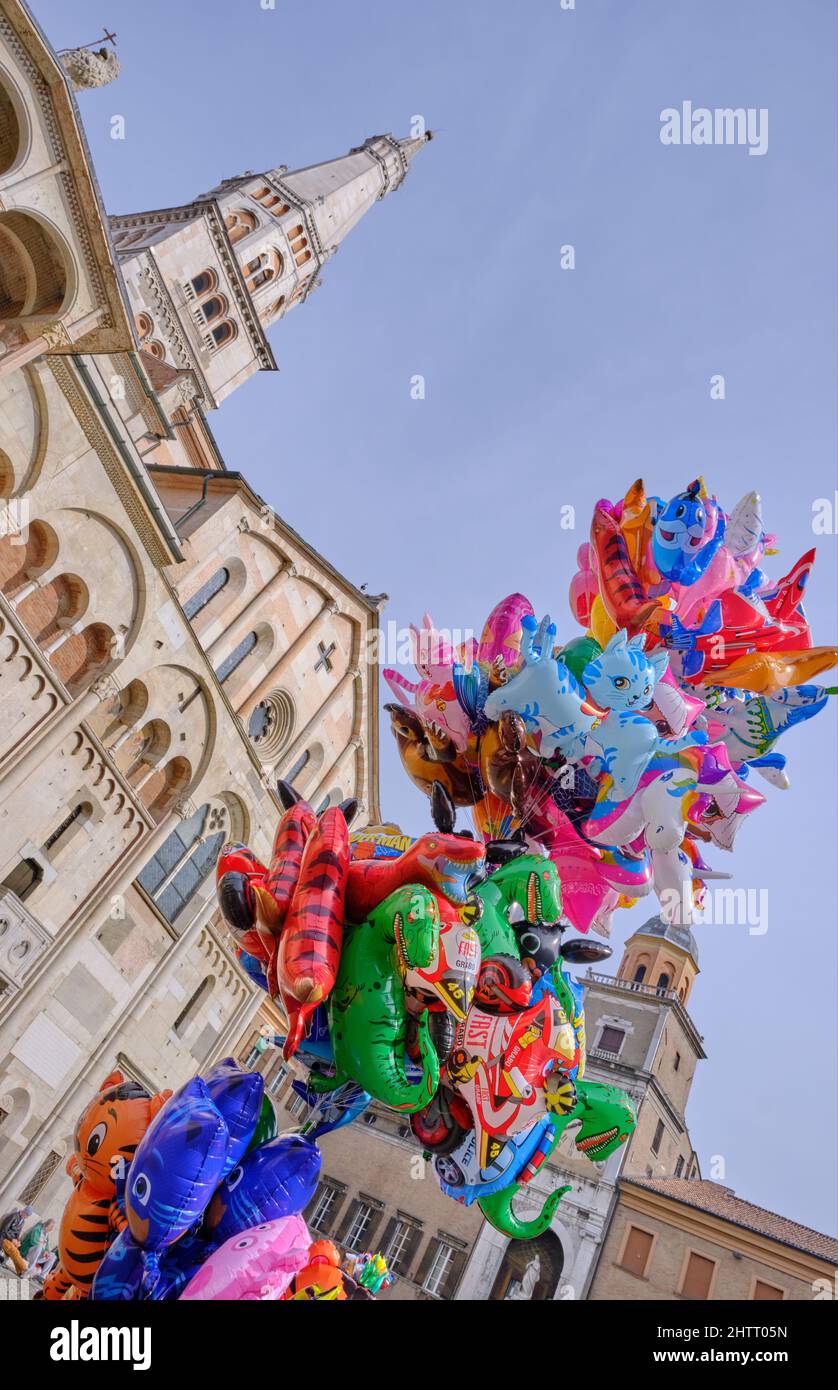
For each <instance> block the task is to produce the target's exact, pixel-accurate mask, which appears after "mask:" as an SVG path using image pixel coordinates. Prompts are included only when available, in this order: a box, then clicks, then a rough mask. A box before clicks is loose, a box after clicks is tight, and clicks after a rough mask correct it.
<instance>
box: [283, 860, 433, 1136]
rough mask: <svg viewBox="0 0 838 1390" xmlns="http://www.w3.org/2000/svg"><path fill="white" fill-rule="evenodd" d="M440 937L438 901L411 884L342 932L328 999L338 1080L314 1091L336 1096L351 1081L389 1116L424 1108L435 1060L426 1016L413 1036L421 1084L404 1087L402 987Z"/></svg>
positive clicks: (317, 1081)
mask: <svg viewBox="0 0 838 1390" xmlns="http://www.w3.org/2000/svg"><path fill="white" fill-rule="evenodd" d="M439 930H440V921H439V909H438V907H437V904H436V899H435V898H434V896H433V894H432V893H430V892H429V891H428V889H427V888H422V887H419V886H418V885H416V884H408V885H407V886H406V887H403V888H398V889H397V890H396V891H395V893H391V894H390V896H389V898H385V900H384V902H383V903H381V905H380V906H379V907H377V908H376V909H375V910H374V911H373V912H372V913H371V914H370V917H369V919H368V920H367V921H366V922H362V923H361V924H360V926H349V927H347V928H346V934H345V936H344V939H343V948H342V951H341V957H340V969H339V971H338V977H337V980H336V982H335V987H334V989H333V990H332V993H331V996H330V998H329V1033H330V1035H331V1040H332V1048H333V1051H334V1058H335V1075H334V1077H332V1078H329V1079H328V1080H326V1079H324V1078H316V1077H314V1076H312V1077H311V1085H312V1087H313V1088H314V1089H316V1090H318V1091H324V1090H333V1089H335V1088H336V1087H337V1086H340V1085H342V1083H343V1082H345V1081H349V1080H352V1081H355V1082H357V1083H358V1085H359V1086H361V1087H362V1088H363V1089H364V1090H365V1091H369V1093H370V1095H371V1096H374V1097H375V1099H376V1100H380V1101H381V1102H382V1103H383V1104H384V1105H389V1106H391V1107H392V1108H393V1109H394V1110H402V1111H405V1112H412V1111H414V1110H421V1109H422V1108H423V1107H424V1106H426V1105H427V1104H428V1102H429V1101H430V1100H431V1098H432V1097H433V1095H434V1093H435V1091H436V1088H437V1086H438V1085H439V1058H438V1057H437V1054H436V1050H435V1048H434V1046H433V1043H432V1042H431V1039H430V1034H429V1031H428V1015H427V1011H425V1012H424V1013H423V1014H422V1015H421V1016H420V1018H419V1023H418V1028H417V1039H418V1045H419V1057H420V1065H421V1070H422V1075H421V1079H420V1080H419V1081H418V1082H415V1083H414V1082H411V1081H409V1080H408V1078H407V1075H406V1072H405V1062H404V1052H405V1043H406V1040H407V1008H406V1006H405V998H404V988H403V985H402V979H403V976H404V973H405V971H407V970H410V969H425V968H427V967H428V966H429V965H430V964H431V962H432V961H433V960H434V958H435V956H436V953H437V948H438V945H439Z"/></svg>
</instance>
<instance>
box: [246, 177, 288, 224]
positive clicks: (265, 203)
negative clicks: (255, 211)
mask: <svg viewBox="0 0 838 1390" xmlns="http://www.w3.org/2000/svg"><path fill="white" fill-rule="evenodd" d="M250 196H251V198H252V199H253V201H254V202H255V203H260V204H261V205H262V207H263V208H264V209H265V211H266V212H269V213H270V214H271V216H272V217H284V216H285V214H286V212H289V211H290V209H289V207H288V204H287V203H286V202H284V200H283V199H282V198H281V197H280V195H279V194H278V193H274V191H273V189H271V188H267V187H266V186H265V184H262V185H261V187H259V188H257V189H256V190H255V192H253V193H251V195H250Z"/></svg>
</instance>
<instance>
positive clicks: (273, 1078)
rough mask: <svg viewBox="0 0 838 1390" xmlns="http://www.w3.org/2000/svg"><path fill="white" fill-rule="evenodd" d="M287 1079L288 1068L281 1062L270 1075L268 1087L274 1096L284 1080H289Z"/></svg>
mask: <svg viewBox="0 0 838 1390" xmlns="http://www.w3.org/2000/svg"><path fill="white" fill-rule="evenodd" d="M287 1079H288V1068H287V1067H286V1066H285V1065H284V1064H283V1063H282V1062H280V1063H279V1066H277V1067H275V1068H274V1070H273V1071H272V1072H271V1074H270V1076H269V1077H268V1082H267V1089H268V1091H269V1092H270V1094H271V1095H272V1096H275V1095H276V1093H277V1091H278V1090H279V1089H280V1087H281V1086H282V1084H283V1082H285V1081H287Z"/></svg>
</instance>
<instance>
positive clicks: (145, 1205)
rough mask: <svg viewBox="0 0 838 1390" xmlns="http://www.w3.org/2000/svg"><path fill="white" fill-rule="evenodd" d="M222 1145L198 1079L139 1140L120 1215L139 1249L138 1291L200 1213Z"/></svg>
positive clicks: (222, 1127) (220, 1163)
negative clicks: (140, 1272) (163, 1252)
mask: <svg viewBox="0 0 838 1390" xmlns="http://www.w3.org/2000/svg"><path fill="white" fill-rule="evenodd" d="M228 1142H229V1135H228V1130H227V1126H226V1124H225V1122H224V1119H223V1117H222V1115H221V1113H220V1111H219V1110H218V1108H217V1107H216V1106H215V1104H214V1103H213V1101H212V1100H211V1098H210V1095H209V1092H208V1090H207V1088H206V1086H205V1085H204V1082H203V1081H202V1080H201V1079H200V1077H195V1078H194V1079H193V1080H192V1081H188V1082H187V1083H186V1085H185V1086H182V1087H181V1088H180V1090H179V1091H176V1092H175V1094H174V1095H173V1096H172V1097H171V1099H170V1100H168V1101H167V1102H166V1104H165V1105H164V1106H163V1108H162V1110H160V1112H159V1113H158V1115H157V1116H156V1118H155V1119H154V1120H153V1121H152V1123H151V1125H150V1126H149V1128H148V1130H147V1131H146V1133H145V1134H144V1135H143V1138H142V1139H141V1141H140V1143H139V1145H138V1147H137V1151H136V1153H135V1154H134V1159H133V1162H132V1164H131V1167H130V1170H129V1173H128V1178H127V1181H126V1184H125V1214H126V1217H127V1220H128V1226H129V1228H130V1231H131V1235H132V1237H133V1239H134V1240H135V1241H136V1243H137V1244H138V1245H140V1246H141V1247H142V1249H143V1280H142V1286H143V1288H144V1290H146V1291H148V1292H151V1291H152V1290H153V1287H154V1284H155V1283H156V1281H157V1278H158V1276H159V1258H160V1251H161V1250H162V1249H163V1248H164V1247H165V1246H167V1245H170V1244H171V1243H172V1242H173V1241H175V1240H177V1239H178V1237H179V1236H181V1235H183V1233H184V1232H185V1231H187V1230H188V1229H189V1227H190V1226H191V1225H192V1224H193V1223H194V1222H195V1221H196V1220H197V1219H198V1217H199V1216H200V1215H201V1214H202V1213H203V1210H204V1207H205V1206H206V1203H207V1201H208V1199H209V1197H210V1195H211V1193H212V1192H213V1190H214V1189H215V1188H216V1187H217V1185H218V1183H219V1181H220V1179H221V1176H222V1174H223V1173H224V1171H225V1169H226V1162H227V1149H228Z"/></svg>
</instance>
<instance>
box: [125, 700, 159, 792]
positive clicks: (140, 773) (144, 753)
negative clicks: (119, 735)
mask: <svg viewBox="0 0 838 1390" xmlns="http://www.w3.org/2000/svg"><path fill="white" fill-rule="evenodd" d="M171 743H172V730H171V728H170V726H169V724H168V723H167V721H166V720H165V719H161V718H160V717H159V715H158V716H155V718H153V719H149V720H147V721H146V723H145V724H143V726H142V728H141V729H139V730H138V732H137V736H136V737H135V738H134V739H132V740H131V741H130V745H131V746H130V748H129V747H128V746H126V748H125V749H124V750H120V751H121V752H123V753H124V757H123V760H122V767H121V770H122V772H123V774H124V776H125V780H126V782H128V783H129V785H130V786H132V787H134V788H139V786H140V784H144V783H145V782H147V781H149V780H150V779H149V773H150V771H151V770H152V769H154V768H155V767H157V766H158V765H160V766H161V767H162V764H163V762H164V760H165V758H166V755H167V754H168V752H169V749H170V747H171ZM116 761H117V766H119V762H120V760H119V758H117V760H116Z"/></svg>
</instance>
